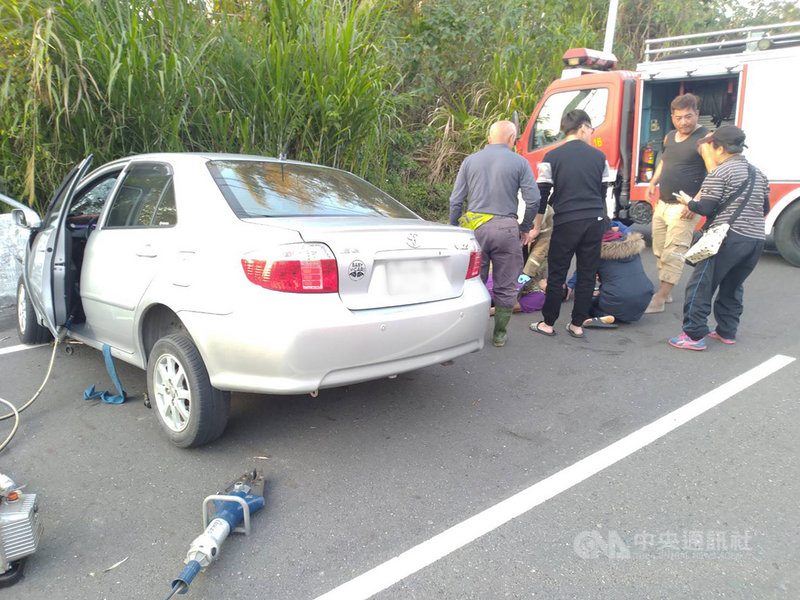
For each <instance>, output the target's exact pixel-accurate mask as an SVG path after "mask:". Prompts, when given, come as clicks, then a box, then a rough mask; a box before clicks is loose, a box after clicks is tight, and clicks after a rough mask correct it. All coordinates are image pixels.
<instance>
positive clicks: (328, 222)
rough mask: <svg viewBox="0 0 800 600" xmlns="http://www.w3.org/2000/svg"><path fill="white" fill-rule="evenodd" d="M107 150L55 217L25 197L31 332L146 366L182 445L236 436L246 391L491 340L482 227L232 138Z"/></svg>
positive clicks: (320, 380) (335, 376)
mask: <svg viewBox="0 0 800 600" xmlns="http://www.w3.org/2000/svg"><path fill="white" fill-rule="evenodd" d="M90 164H91V157H89V158H87V159H86V160H84V161H83V163H81V164H80V165H79V166H78V167H76V168H75V169H74V170H73V171H72V172H71V173H70V174H69V175H68V176H67V178H66V179H65V180H64V182H63V183H62V184H61V186H60V187H59V188H58V190H57V191H56V192H55V194H54V195H53V197H52V199H51V201H50V203H49V206H48V209H47V212H46V214H45V215H44V217H43V218H41V219H39V217H38V216H36V215H34V214H33V213H32V211H30V210H22V209H16V210H15V211H14V219H15V221H16V223H17V224H18V225H20V226H23V227H26V228H27V229H29V230H30V239H29V243H28V244H27V247H26V252H25V256H24V268H23V275H22V277H21V279H20V282H19V287H18V294H17V312H18V329H19V336H20V339H21V340H22V341H23V342H25V343H36V342H42V341H46V340H47V339H49V337H50V336H51V335H53V336H68V337H70V338H73V339H75V340H78V341H80V342H83V343H84V344H87V345H89V346H92V347H94V348H97V349H101V348H103V346H104V345H108V346H110V349H111V354H112V355H113V356H114V357H115V358H117V359H121V360H123V361H125V362H128V363H131V364H133V365H136V366H138V367H140V368H142V369H145V370H146V372H147V392H148V394H149V397H150V399H151V402H152V405H153V407H154V408H155V409H156V410H155V411H154V412H155V414H156V415H157V417H158V421H159V423H160V425H161V426H162V428H163V429H164V431H165V432H166V433H167V435H168V436H169V438H170V439H171V440H172V442H173V443H175V444H176V445H178V446H181V447H189V446H196V445H199V444H203V443H206V442H209V441H211V440H214V439H215V438H217V437H219V436H220V435H221V434H222V432H223V430H224V429H225V425H226V423H227V419H228V410H229V403H230V392H232V391H242V392H256V393H268V394H299V393H312V394H314V393H316V392H317V391H318V390H319V389H322V388H327V387H334V386H342V385H346V384H351V383H356V382H361V381H366V380H371V379H377V378H382V377H391V376H394V375H396V374H398V373H402V372H405V371H411V370H413V369H419V368H421V367H426V366H428V365H434V364H437V363H443V362H446V361H449V360H451V359H453V358H456V357H458V356H460V355H463V354H466V353H469V352H475V351H477V350H479V349H481V348H482V347H483V344H484V336H485V333H486V329H487V327H486V325H487V320H488V314H489V302H490V300H489V295H488V293H487V291H486V288H485V287H484V285H483V283H482V282H481V280H480V277H479V273H480V262H481V253H480V248H479V246H478V244H477V243H476V241H475V238H474V235H473V233H472V232H471V231H469V230H467V229H462V228H456V227H450V226H448V225H441V224H438V223H432V222H428V221H425V220H423V219H421V218H419V217H418V216H417V215H416V214H414V213H413V212H412V211H410V210H409V209H408V208H406V207H405V206H403V205H402V204H401V203H399V202H397V201H396V200H395V199H393V198H392V197H390V196H388V195H387V194H385V193H384V192H382V191H381V190H380V189H378V188H376V187H375V186H373V185H371V184H369V183H367V182H366V181H364V180H363V179H360V178H359V177H356V176H355V175H353V174H351V173H347V172H344V171H340V170H336V169H331V168H327V167H322V166H317V165H311V164H305V163H299V162H293V161H285V160H276V159H269V158H264V157H258V156H242V155H222V154H188V153H173V154H149V155H139V156H132V157H128V158H125V159H121V160H116V161H113V162H111V163H108V164H106V165H103V166H102V167H100V168H97V169H95V170H93V171H91V172H89V168H90Z"/></svg>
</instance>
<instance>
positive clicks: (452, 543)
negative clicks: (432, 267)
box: [316, 354, 795, 600]
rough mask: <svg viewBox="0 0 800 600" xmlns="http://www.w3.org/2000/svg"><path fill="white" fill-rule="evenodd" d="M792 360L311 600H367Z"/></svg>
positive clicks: (752, 374)
mask: <svg viewBox="0 0 800 600" xmlns="http://www.w3.org/2000/svg"><path fill="white" fill-rule="evenodd" d="M794 360H795V359H794V358H792V357H789V356H783V355H780V354H778V355H776V356H773V357H772V358H771V359H769V360H767V361H766V362H763V363H761V364H760V365H758V366H757V367H754V368H752V369H750V370H749V371H747V372H746V373H743V374H741V375H739V376H738V377H736V378H734V379H732V380H730V381H729V382H727V383H725V384H723V385H721V386H719V387H718V388H716V389H713V390H711V391H710V392H708V393H706V394H703V395H702V396H700V397H699V398H696V399H695V400H692V401H691V402H689V403H688V404H685V405H684V406H682V407H680V408H678V409H676V410H674V411H672V412H671V413H669V414H667V415H665V416H663V417H661V418H660V419H658V420H656V421H653V422H652V423H650V424H649V425H645V426H644V427H642V428H641V429H639V430H637V431H634V432H633V433H631V434H629V435H627V436H625V437H624V438H622V439H621V440H619V441H617V442H614V443H613V444H611V445H610V446H607V447H605V448H603V449H602V450H599V451H597V452H595V453H594V454H592V455H590V456H587V457H586V458H584V459H582V460H580V461H578V462H576V463H575V464H573V465H570V466H569V467H567V468H565V469H563V470H561V471H559V472H558V473H556V474H554V475H551V476H550V477H548V478H547V479H543V480H542V481H540V482H539V483H536V484H534V485H532V486H531V487H529V488H527V489H525V490H523V491H521V492H519V493H518V494H515V495H514V496H511V497H510V498H508V499H506V500H503V501H502V502H500V503H499V504H495V505H494V506H492V507H491V508H488V509H486V510H485V511H483V512H481V513H478V514H477V515H475V516H473V517H471V518H469V519H467V520H466V521H462V522H461V523H459V524H458V525H454V526H453V527H451V528H450V529H447V530H446V531H443V532H442V533H440V534H439V535H437V536H435V537H433V538H431V539H429V540H427V541H425V542H422V543H421V544H419V545H418V546H415V547H413V548H411V549H410V550H407V551H406V552H403V553H402V554H400V555H398V556H396V557H394V558H392V559H390V560H388V561H387V562H385V563H383V564H382V565H378V566H377V567H375V568H374V569H371V570H369V571H367V572H366V573H364V574H363V575H359V576H358V577H356V578H355V579H352V580H350V581H348V582H347V583H344V584H342V585H340V586H339V587H337V588H335V589H333V590H331V591H330V592H328V593H326V594H323V595H322V596H319V597H317V598H316V600H366V599H367V598H370V597H372V596H374V595H375V594H377V593H378V592H380V591H381V590H385V589H386V588H388V587H389V586H391V585H394V584H395V583H397V582H398V581H401V580H402V579H405V578H406V577H408V576H409V575H412V574H413V573H416V572H417V571H419V570H421V569H423V568H425V567H427V566H428V565H430V564H432V563H434V562H436V561H437V560H439V559H441V558H443V557H445V556H447V555H448V554H450V553H451V552H454V551H455V550H458V549H459V548H462V547H463V546H466V545H467V544H469V543H470V542H473V541H475V540H476V539H478V538H479V537H481V536H482V535H484V534H486V533H489V532H490V531H493V530H495V529H497V528H498V527H500V526H501V525H504V524H505V523H508V522H509V521H511V520H512V519H514V518H516V517H518V516H520V515H522V514H523V513H525V512H527V511H529V510H531V509H532V508H534V507H536V506H538V505H539V504H542V503H543V502H545V501H546V500H549V499H550V498H553V497H554V496H557V495H558V494H560V493H561V492H563V491H565V490H568V489H569V488H571V487H573V486H575V485H577V484H579V483H580V482H582V481H584V480H585V479H588V478H589V477H591V476H592V475H596V474H597V473H599V472H600V471H602V470H603V469H605V468H606V467H609V466H611V465H613V464H614V463H616V462H618V461H620V460H622V459H623V458H625V457H627V456H630V455H631V454H633V453H634V452H636V451H637V450H640V449H642V448H644V447H645V446H647V445H648V444H650V443H652V442H654V441H656V440H658V439H659V438H661V437H663V436H665V435H666V434H668V433H669V432H671V431H673V430H674V429H677V428H678V427H680V426H681V425H683V424H684V423H687V422H689V421H691V420H692V419H694V418H695V417H698V416H699V415H701V414H703V413H704V412H706V411H708V410H710V409H712V408H714V407H715V406H717V405H718V404H720V403H722V402H724V401H725V400H727V399H728V398H730V397H732V396H734V395H736V394H738V393H739V392H741V391H742V390H745V389H747V388H748V387H750V386H751V385H754V384H755V383H758V382H759V381H761V380H762V379H764V378H766V377H769V376H770V375H772V374H773V373H775V372H777V371H778V370H780V369H782V368H783V367H785V366H786V365H788V364H790V363H792V362H793V361H794Z"/></svg>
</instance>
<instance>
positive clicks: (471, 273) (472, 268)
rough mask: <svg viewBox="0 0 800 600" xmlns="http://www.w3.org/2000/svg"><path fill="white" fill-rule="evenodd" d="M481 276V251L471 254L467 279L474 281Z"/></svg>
mask: <svg viewBox="0 0 800 600" xmlns="http://www.w3.org/2000/svg"><path fill="white" fill-rule="evenodd" d="M480 274H481V251H480V250H478V251H477V252H470V253H469V266H468V267H467V276H466V277H465V279H472V278H473V277H477V276H478V275H480Z"/></svg>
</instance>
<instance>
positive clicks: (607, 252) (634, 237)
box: [600, 231, 645, 260]
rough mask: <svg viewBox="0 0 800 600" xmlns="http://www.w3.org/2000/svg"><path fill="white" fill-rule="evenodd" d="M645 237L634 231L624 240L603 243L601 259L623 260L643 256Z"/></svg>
mask: <svg viewBox="0 0 800 600" xmlns="http://www.w3.org/2000/svg"><path fill="white" fill-rule="evenodd" d="M644 247H645V243H644V237H643V236H642V234H641V233H638V232H636V231H632V232H631V233H629V234H628V235H627V236H625V238H624V239H619V240H611V241H610V242H603V245H602V247H601V249H600V258H601V259H605V260H622V259H624V258H630V257H632V256H636V255H637V254H641V253H642V250H644Z"/></svg>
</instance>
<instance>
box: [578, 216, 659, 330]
mask: <svg viewBox="0 0 800 600" xmlns="http://www.w3.org/2000/svg"><path fill="white" fill-rule="evenodd" d="M644 248H645V241H644V238H643V237H642V234H641V233H637V232H635V231H633V230H632V229H631V228H629V227H626V226H625V225H624V224H622V223H620V222H619V221H611V227H610V228H609V230H608V231H606V232H605V233H604V234H603V242H602V245H601V248H600V262H599V263H598V265H597V277H598V280H599V292H598V293H596V295H595V296H594V297H593V298H592V304H591V307H590V309H589V316H590V318H589V319H587V320H586V321H584V324H583V326H584V327H589V328H593V327H596V328H601V327H616V325H614V324H613V323H614V322H615V321H625V322H632V321H638V320H639V319H641V318H642V315H643V314H644V312H645V310H646V309H647V306H648V305H649V304H650V300H651V298H652V297H653V293H654V291H655V290H654V288H653V283H652V282H651V281H650V279H649V278H648V277H647V274H646V273H645V271H644V266H643V265H642V257H641V253H642V251H643V250H644ZM570 284H572V285H574V283H573V282H572V281H570Z"/></svg>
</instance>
